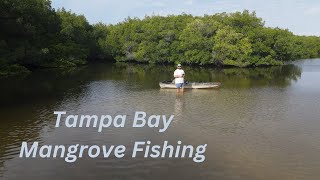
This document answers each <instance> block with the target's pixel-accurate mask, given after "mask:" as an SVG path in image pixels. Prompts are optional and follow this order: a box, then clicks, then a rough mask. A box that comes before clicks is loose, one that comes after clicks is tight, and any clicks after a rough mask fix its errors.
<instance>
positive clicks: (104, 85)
mask: <svg viewBox="0 0 320 180" xmlns="http://www.w3.org/2000/svg"><path fill="white" fill-rule="evenodd" d="M173 71H174V68H173V67H169V66H160V67H159V66H151V65H125V64H113V65H111V64H104V65H103V64H97V65H90V66H88V67H83V68H80V69H71V70H46V71H37V72H35V73H33V74H31V75H29V76H25V77H15V78H9V79H1V80H0V84H1V90H0V92H1V93H0V99H1V101H0V114H1V117H0V142H1V144H0V179H89V178H103V179H161V180H162V179H246V180H247V179H319V177H320V155H319V154H320V118H319V117H320V103H319V102H320V60H305V61H301V62H297V63H296V64H295V65H289V66H283V67H268V68H255V69H238V68H231V69H210V68H187V67H186V68H185V72H186V76H187V79H188V80H189V81H219V82H222V83H223V86H222V87H221V88H220V89H218V90H189V91H186V92H185V93H184V94H183V95H177V94H176V92H175V90H161V89H159V87H158V82H159V81H162V80H166V79H170V78H171V75H172V73H173ZM56 110H66V111H68V113H73V114H97V115H102V114H111V115H114V114H127V115H129V117H128V119H130V118H132V115H133V114H134V112H135V111H139V110H142V111H145V112H146V113H147V114H165V115H171V114H174V115H175V118H174V122H173V123H172V124H171V125H170V127H169V128H168V130H167V131H166V132H165V133H162V134H160V133H158V132H157V131H156V130H154V129H150V128H142V129H134V128H130V126H127V127H126V128H121V129H114V128H109V129H107V130H104V131H103V132H102V133H97V130H96V129H95V128H76V129H67V128H65V127H61V128H55V127H54V125H55V116H53V111H56ZM136 140H151V141H152V143H154V144H156V143H159V144H161V142H163V141H164V140H168V141H169V142H171V143H172V144H174V143H176V142H177V140H182V142H183V143H185V144H194V145H199V144H204V143H207V144H208V147H207V151H206V153H205V154H206V160H205V162H203V163H200V164H197V163H194V162H193V161H192V160H191V159H142V158H136V159H132V158H123V159H115V158H111V159H102V158H97V159H90V158H87V157H84V158H82V159H80V160H78V161H77V162H76V163H73V164H68V163H66V162H64V161H63V160H62V159H50V160H44V159H38V158H36V159H19V158H18V155H19V151H20V146H21V142H22V141H29V142H33V141H39V142H40V143H41V144H65V145H70V144H76V143H80V144H98V145H103V144H107V145H108V144H124V145H127V148H129V149H132V144H133V142H134V141H136Z"/></svg>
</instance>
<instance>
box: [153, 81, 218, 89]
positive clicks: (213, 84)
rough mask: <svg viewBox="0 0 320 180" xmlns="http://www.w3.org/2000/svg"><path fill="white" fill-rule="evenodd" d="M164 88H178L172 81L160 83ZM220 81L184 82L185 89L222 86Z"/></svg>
mask: <svg viewBox="0 0 320 180" xmlns="http://www.w3.org/2000/svg"><path fill="white" fill-rule="evenodd" d="M159 85H160V88H162V89H176V88H177V87H176V85H175V84H174V83H172V81H163V82H160V83H159ZM220 85H221V83H219V82H204V83H202V82H186V83H185V84H184V86H183V87H184V88H185V89H212V88H218V87H220Z"/></svg>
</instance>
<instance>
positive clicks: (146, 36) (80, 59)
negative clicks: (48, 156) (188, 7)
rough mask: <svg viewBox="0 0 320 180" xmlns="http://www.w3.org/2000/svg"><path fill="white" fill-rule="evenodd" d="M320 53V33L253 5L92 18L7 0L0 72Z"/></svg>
mask: <svg viewBox="0 0 320 180" xmlns="http://www.w3.org/2000/svg"><path fill="white" fill-rule="evenodd" d="M319 55H320V38H319V37H316V36H297V35H294V34H293V33H292V32H290V31H289V30H287V29H280V28H270V27H266V26H265V25H264V21H263V20H262V19H261V18H258V17H257V16H256V14H255V12H249V11H247V10H244V11H243V12H236V13H219V14H214V15H204V16H192V15H188V14H181V15H168V16H157V15H153V16H145V18H143V19H139V18H130V17H129V18H127V19H125V20H124V21H123V22H120V23H118V24H115V25H106V24H103V23H98V24H94V25H91V24H90V23H89V22H88V21H87V19H86V18H85V17H84V16H83V15H77V14H75V13H73V12H71V11H67V10H65V9H63V8H62V9H58V10H55V9H54V8H52V7H51V1H49V0H25V1H19V0H2V1H0V75H8V74H13V73H16V72H27V71H29V70H30V69H34V68H48V67H69V66H78V65H83V64H86V63H88V62H91V61H96V60H103V61H114V60H115V61H123V62H138V63H162V64H164V63H182V64H189V65H212V66H226V65H227V66H239V67H245V66H261V65H280V64H283V63H284V62H286V61H292V60H296V59H304V58H316V57H319Z"/></svg>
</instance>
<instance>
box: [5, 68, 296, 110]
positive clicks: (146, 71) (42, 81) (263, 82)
mask: <svg viewBox="0 0 320 180" xmlns="http://www.w3.org/2000/svg"><path fill="white" fill-rule="evenodd" d="M174 70H175V67H174V66H164V65H162V66H161V65H160V66H159V65H153V64H143V65H141V64H140V65H134V64H125V63H116V64H95V65H90V66H87V67H83V68H80V69H79V68H75V69H66V70H61V69H58V70H57V69H56V70H43V71H38V72H35V73H32V74H30V75H29V76H25V77H21V78H14V79H11V78H9V79H2V80H0V83H1V84H5V86H3V87H2V89H1V94H0V98H1V104H0V105H5V106H8V105H10V104H13V105H14V104H15V103H16V102H19V103H24V102H25V103H28V102H29V103H30V102H35V101H37V100H41V99H42V98H45V99H48V98H52V99H54V100H55V99H57V98H63V97H64V96H65V95H66V92H67V90H69V89H72V92H71V93H73V95H74V94H79V93H80V92H81V86H83V85H86V84H88V83H90V82H92V81H105V80H117V81H123V82H124V83H125V84H126V85H128V86H127V87H138V89H134V88H133V89H132V90H139V89H140V90H142V89H147V88H159V86H158V83H159V82H160V81H163V80H172V79H173V72H174ZM184 70H185V72H186V79H187V80H188V81H198V82H201V81H202V82H204V81H208V82H217V81H218V82H222V84H223V87H224V88H239V87H241V88H246V87H257V86H278V87H285V86H288V85H290V83H291V81H292V80H294V81H296V80H297V79H299V77H300V76H301V69H300V68H299V67H297V66H294V65H289V66H274V67H260V68H228V69H216V68H204V67H184Z"/></svg>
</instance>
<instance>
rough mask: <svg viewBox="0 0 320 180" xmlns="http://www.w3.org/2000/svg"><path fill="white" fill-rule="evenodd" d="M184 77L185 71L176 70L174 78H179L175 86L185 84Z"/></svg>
mask: <svg viewBox="0 0 320 180" xmlns="http://www.w3.org/2000/svg"><path fill="white" fill-rule="evenodd" d="M182 75H184V71H183V70H182V69H176V70H175V71H174V74H173V76H174V77H176V76H178V78H175V80H174V82H175V84H179V83H184V76H182Z"/></svg>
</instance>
